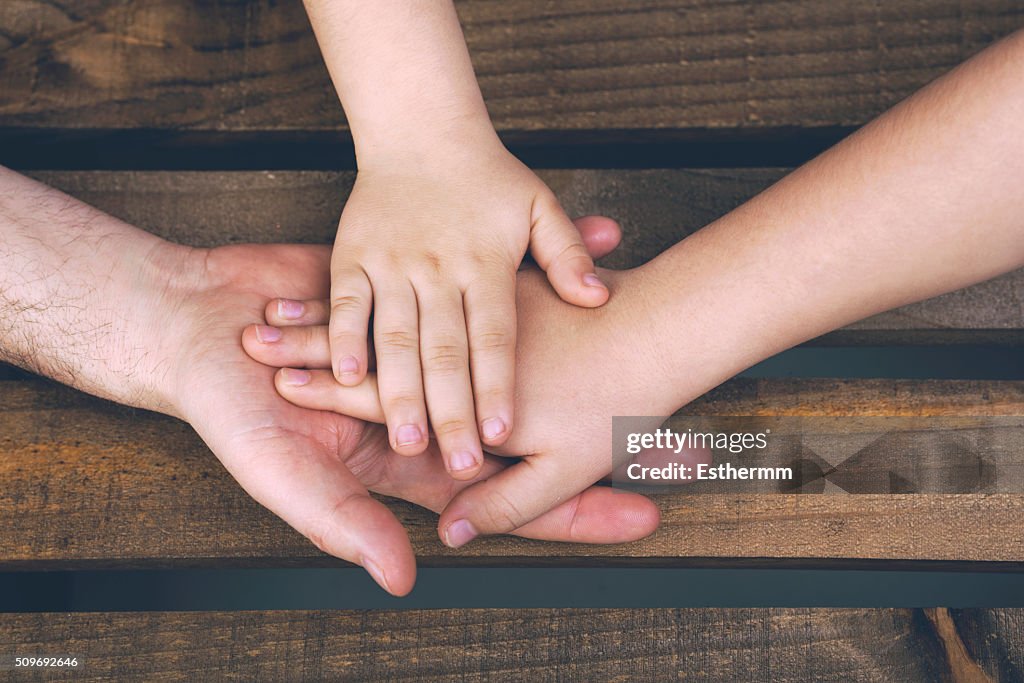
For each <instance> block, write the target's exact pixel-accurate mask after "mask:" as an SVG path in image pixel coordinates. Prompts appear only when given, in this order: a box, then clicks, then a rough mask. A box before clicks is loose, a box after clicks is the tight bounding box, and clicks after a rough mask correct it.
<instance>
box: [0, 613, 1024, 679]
mask: <svg viewBox="0 0 1024 683" xmlns="http://www.w3.org/2000/svg"><path fill="white" fill-rule="evenodd" d="M1021 620H1022V614H1021V611H1020V610H987V609H971V610H953V611H949V610H945V609H939V610H929V613H928V614H927V615H926V614H924V613H923V612H922V611H921V610H910V609H835V610H823V609H761V610H759V609H628V610H627V609H558V610H552V609H535V610H526V609H499V610H483V609H448V610H409V611H400V612H389V611H324V612H292V611H275V612H192V613H188V612H185V613H181V612H179V613H166V612H164V613H160V612H150V613H113V614H105V613H76V614H55V613H49V614H46V613H44V614H3V615H0V648H3V650H4V651H5V652H6V651H8V650H16V651H18V652H35V651H40V653H43V652H54V651H60V652H69V653H70V652H74V653H76V654H79V655H81V656H82V657H83V658H84V660H85V662H86V664H85V668H84V669H82V670H81V671H77V672H74V673H68V674H65V675H60V674H57V673H49V672H48V673H47V674H42V673H35V674H34V673H26V672H18V673H17V674H16V675H15V677H13V678H12V679H11V680H17V681H19V682H20V681H43V680H75V681H93V680H96V681H98V680H146V681H177V680H245V681H271V680H274V681H277V680H289V681H291V680H294V681H298V680H338V681H359V682H360V683H362V682H363V681H383V680H387V681H406V680H410V681H411V680H416V681H425V680H430V681H434V680H460V681H530V682H531V683H532V682H534V681H567V680H573V681H639V680H644V681H684V680H685V681H751V682H761V681H765V682H767V681H773V682H775V683H798V682H799V683H803V682H805V681H815V682H817V683H829V682H834V683H854V682H861V681H863V682H871V683H891V682H893V681H929V682H933V683H945V682H950V683H982V682H984V681H996V680H1000V681H1013V680H1020V676H1021V672H1022V671H1024V658H1022V652H1021V642H1022V640H1021V630H1020V628H1021Z"/></svg>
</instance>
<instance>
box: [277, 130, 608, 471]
mask: <svg viewBox="0 0 1024 683" xmlns="http://www.w3.org/2000/svg"><path fill="white" fill-rule="evenodd" d="M528 246H529V247H530V250H531V253H532V254H533V257H534V259H535V260H536V261H537V262H538V263H539V264H540V266H541V267H542V268H544V269H545V270H546V271H547V275H548V279H549V281H550V282H551V284H552V285H553V286H554V288H555V290H556V291H557V292H558V294H559V295H560V296H561V297H562V298H563V299H564V300H565V301H568V302H570V303H573V304H576V305H579V306H588V307H590V306H600V305H601V304H603V303H604V302H605V301H606V300H607V297H608V291H607V289H606V288H605V287H604V285H602V284H601V282H600V280H598V279H597V277H596V275H595V270H594V263H593V260H592V259H591V257H590V255H589V254H588V253H587V250H586V248H585V247H584V245H583V243H582V241H581V240H580V237H579V234H578V233H577V231H576V228H575V227H574V226H573V224H572V222H571V221H570V220H569V219H568V218H567V217H566V215H565V213H564V212H563V211H562V209H561V207H560V206H559V204H558V201H557V200H556V199H555V196H554V195H553V194H552V192H551V191H550V190H549V189H548V188H547V186H545V185H544V183H543V182H542V181H541V180H540V179H539V178H537V176H535V175H534V174H533V173H532V172H531V171H530V170H529V169H527V168H526V167H525V166H523V165H522V164H521V163H520V162H519V161H518V160H516V159H515V158H514V157H513V156H512V155H511V154H509V153H508V152H507V151H506V150H505V149H504V148H503V147H501V146H500V144H497V145H494V146H485V147H484V148H479V149H477V148H474V149H470V150H468V151H466V152H465V154H463V155H462V156H461V157H460V158H458V159H450V158H438V159H436V160H435V161H433V162H431V163H430V164H428V165H427V166H423V165H419V166H416V167H407V166H404V165H402V164H401V163H395V162H394V161H393V160H392V161H391V162H390V163H389V165H387V166H386V167H381V166H374V167H371V168H369V169H363V170H360V173H359V176H358V178H357V180H356V184H355V187H354V188H353V191H352V194H351V196H350V197H349V200H348V202H347V203H346V205H345V209H344V212H343V213H342V216H341V223H340V227H339V230H338V239H337V242H336V244H335V247H334V256H333V258H332V263H331V274H332V275H331V277H332V282H331V297H330V347H331V359H332V367H333V369H334V374H335V377H336V379H337V380H338V381H339V382H340V383H341V384H343V385H345V386H356V385H358V384H359V383H360V382H362V381H363V379H364V377H365V376H366V373H367V371H368V370H369V367H370V358H369V356H368V352H367V348H368V344H367V330H368V324H369V321H370V313H371V310H372V311H373V342H374V348H375V354H376V367H377V379H378V388H379V392H380V402H381V406H382V408H383V411H384V418H385V422H386V423H387V427H388V434H389V436H390V444H391V447H392V448H393V449H394V450H395V451H397V452H398V453H401V454H403V455H416V454H418V453H421V452H423V450H424V449H425V448H426V447H427V442H428V420H427V418H428V415H429V423H430V426H431V427H432V429H433V432H434V433H435V434H436V436H437V444H438V446H439V448H440V450H441V454H442V456H443V458H444V462H445V464H446V466H447V468H448V471H449V472H450V473H451V475H452V476H453V477H455V478H457V479H462V480H468V479H472V478H474V477H476V476H477V475H478V474H479V472H480V467H481V465H482V463H483V451H482V447H481V437H482V440H483V442H484V443H485V444H487V445H488V446H498V445H500V444H502V443H504V442H505V441H506V440H507V439H508V438H509V435H510V434H511V432H512V429H513V419H514V418H513V404H514V402H513V390H514V384H515V381H514V377H515V344H516V308H515V279H516V269H517V268H518V267H519V265H520V262H521V261H522V258H523V256H524V254H525V252H526V250H527V247H528ZM285 313H287V311H285Z"/></svg>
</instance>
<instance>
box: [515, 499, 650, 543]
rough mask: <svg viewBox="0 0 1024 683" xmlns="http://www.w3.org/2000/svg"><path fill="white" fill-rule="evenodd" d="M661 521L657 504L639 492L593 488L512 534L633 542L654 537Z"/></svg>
mask: <svg viewBox="0 0 1024 683" xmlns="http://www.w3.org/2000/svg"><path fill="white" fill-rule="evenodd" d="M660 522H661V513H660V512H659V511H658V506H657V505H655V504H654V502H653V501H652V500H651V499H650V498H648V497H646V496H642V495H640V494H639V493H632V492H630V491H622V490H619V489H613V488H610V487H607V486H591V487H590V488H588V489H587V490H585V491H584V492H583V493H581V494H579V495H577V496H573V497H572V498H570V499H569V500H567V501H565V502H564V503H562V504H561V505H559V506H557V507H556V508H555V509H553V510H549V511H548V512H545V513H544V514H542V515H541V516H540V517H538V518H536V519H535V520H533V521H532V522H529V523H528V524H525V525H524V526H521V527H519V528H518V529H516V530H514V531H513V532H512V533H513V534H515V535H516V536H522V537H524V538H536V539H538V540H548V541H570V542H573V543H629V542H630V541H636V540H639V539H641V538H644V537H646V536H650V535H651V534H652V533H654V531H655V530H656V529H657V528H658V524H659V523H660Z"/></svg>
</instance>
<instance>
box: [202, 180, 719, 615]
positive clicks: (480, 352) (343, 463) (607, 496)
mask: <svg viewBox="0 0 1024 683" xmlns="http://www.w3.org/2000/svg"><path fill="white" fill-rule="evenodd" d="M517 163H518V162H517ZM531 175H532V174H531ZM534 180H536V179H535V178H534ZM537 182H539V181H537ZM413 184H415V183H413ZM542 192H543V193H544V195H543V201H544V202H548V204H547V210H548V211H550V212H551V213H552V214H553V222H556V225H555V226H554V227H545V228H543V229H542V232H541V234H542V235H547V236H550V235H551V234H552V233H554V232H555V231H557V232H558V237H560V238H562V240H563V241H564V244H563V245H562V246H561V247H560V248H558V249H557V250H556V252H557V253H555V254H554V256H552V257H551V258H550V259H545V258H544V257H541V258H540V261H541V263H542V264H544V265H546V267H547V280H548V281H545V278H544V274H543V273H541V272H540V271H539V270H537V269H536V268H532V267H530V268H526V269H524V270H521V271H519V272H518V273H517V272H516V269H517V266H518V258H517V257H516V256H515V249H513V248H509V247H508V246H507V245H499V246H500V247H501V248H500V249H498V248H495V250H494V252H493V253H494V254H495V256H494V259H493V260H488V259H483V258H480V257H479V256H474V255H473V253H472V252H469V253H466V251H464V250H465V248H466V242H467V239H466V235H465V234H463V235H462V238H461V239H460V240H455V241H456V242H459V243H460V245H459V246H458V247H455V248H453V249H452V251H453V252H454V253H455V254H457V255H458V258H456V259H451V258H450V257H449V256H444V257H441V256H438V255H430V252H429V249H423V248H421V249H417V247H416V242H417V238H418V237H419V236H421V235H422V234H423V231H422V229H421V228H420V227H419V225H417V226H416V229H415V230H410V234H408V235H404V236H402V238H401V239H397V240H389V243H391V242H393V243H395V244H399V245H402V249H401V250H396V251H394V252H391V251H389V250H388V249H383V250H380V249H378V250H377V252H374V251H372V250H366V251H362V250H361V249H360V248H358V247H356V248H353V247H352V246H351V245H349V244H348V235H349V229H350V226H355V227H356V229H355V230H354V232H355V234H356V236H357V240H356V242H357V244H358V239H359V238H362V239H363V240H369V239H370V235H372V234H373V233H372V232H371V230H370V228H369V226H368V225H367V226H366V227H365V228H364V227H363V226H364V225H365V219H364V218H362V214H361V212H362V211H363V210H364V207H366V206H367V204H366V202H369V201H371V200H372V201H373V202H375V204H371V206H373V207H374V209H376V210H375V211H372V212H370V215H371V216H373V217H377V218H379V217H382V216H383V217H390V214H392V213H395V214H397V211H395V212H392V211H389V210H388V209H389V208H390V207H389V206H388V205H389V204H391V203H392V202H394V201H395V199H397V198H400V197H401V198H404V197H407V196H408V195H406V194H404V193H397V192H394V191H392V193H385V192H383V191H381V190H377V189H376V188H375V187H373V184H372V183H370V182H357V184H356V189H355V191H354V192H353V195H352V199H350V201H349V203H348V204H347V205H346V208H345V211H344V213H343V215H342V221H341V226H342V227H341V230H340V232H339V239H338V242H337V244H336V246H335V253H334V257H333V259H332V272H333V278H332V282H331V294H332V298H331V299H328V298H327V296H326V295H327V291H326V287H325V283H324V284H320V283H322V282H323V278H322V277H320V276H318V275H317V274H318V273H319V274H321V275H322V274H323V273H325V271H326V265H327V264H326V254H325V253H324V252H323V251H321V250H315V249H312V248H310V249H309V251H308V253H303V252H300V251H295V252H294V253H295V255H296V256H299V255H300V254H301V256H302V257H304V258H308V259H310V260H311V261H312V262H313V263H311V264H309V266H307V267H303V268H301V269H300V270H298V271H297V272H301V273H306V274H308V276H309V277H310V278H313V280H312V281H311V283H310V285H309V286H306V287H297V286H295V285H296V283H295V282H294V279H292V280H291V281H289V283H288V287H289V289H288V290H287V291H288V292H289V293H290V294H291V295H292V296H293V297H294V296H298V297H300V298H299V299H295V298H272V299H270V300H269V301H268V302H267V303H266V306H265V309H264V313H263V314H264V316H265V321H264V322H265V324H264V322H261V323H257V324H253V325H249V326H248V327H246V328H245V330H244V333H243V335H242V346H243V348H244V349H245V351H246V352H247V353H248V354H249V356H251V357H252V358H253V359H254V360H256V361H258V362H260V363H262V364H264V365H266V366H269V367H271V368H280V369H278V370H277V372H275V373H274V375H273V381H274V385H275V386H276V390H277V392H278V393H279V394H280V396H281V397H283V398H284V399H286V400H287V401H288V402H290V403H291V404H293V406H289V407H288V408H286V409H285V408H282V409H281V410H280V412H279V413H277V414H276V415H274V416H273V417H271V418H270V419H271V420H272V421H273V423H274V425H273V426H270V427H269V431H268V432H266V433H265V435H264V436H265V437H266V438H269V439H272V440H274V441H276V442H278V443H279V444H280V445H281V446H282V456H281V457H282V462H281V468H280V469H279V468H276V467H275V468H273V469H271V470H269V471H268V470H267V468H265V467H260V468H259V469H258V472H257V469H256V468H253V467H250V466H248V465H246V466H245V469H244V470H242V469H239V470H238V471H235V470H233V469H232V461H230V460H225V464H226V465H227V466H228V468H229V469H232V471H233V473H234V474H235V476H236V477H238V478H239V480H240V481H241V482H242V483H243V486H246V488H247V489H248V490H249V492H250V493H251V494H252V495H254V497H256V498H257V499H258V500H260V501H261V502H263V503H264V504H265V505H267V506H268V507H270V508H271V509H272V510H275V511H276V512H278V514H280V515H281V516H282V517H284V518H285V519H286V520H288V521H290V522H291V523H292V524H293V525H294V526H295V527H296V528H298V529H299V530H300V531H303V532H304V533H305V534H306V535H307V536H308V537H309V538H311V539H312V540H313V542H314V543H315V544H316V545H317V546H318V547H320V548H321V549H323V550H325V551H326V552H329V553H332V554H334V555H337V556H339V557H343V558H346V559H350V560H353V561H355V562H359V563H360V564H362V565H363V566H364V567H365V568H366V569H367V570H368V571H369V572H370V573H371V575H373V577H374V578H375V579H376V580H377V582H378V583H380V584H381V585H382V586H383V587H384V588H385V589H387V590H389V591H391V592H392V593H395V594H397V595H402V594H405V593H406V592H408V591H409V590H410V589H411V587H412V584H413V580H414V576H415V563H414V559H413V555H412V549H411V546H410V544H409V541H408V539H407V537H406V535H405V533H404V531H403V529H402V528H401V526H400V525H399V523H398V521H397V520H396V519H395V518H394V516H393V515H392V514H391V512H390V511H389V510H388V509H387V508H386V507H384V506H383V505H381V504H380V503H378V502H377V501H375V500H374V499H372V498H370V497H368V496H367V491H366V489H367V488H369V489H370V490H373V491H375V492H377V493H382V494H385V495H390V496H396V497H401V498H405V499H408V500H410V501H412V502H414V503H418V504H420V505H423V506H425V507H427V508H429V509H431V510H434V511H436V512H441V513H442V514H441V517H440V520H439V523H438V532H439V535H440V538H441V539H442V540H443V541H444V543H446V544H447V545H448V546H450V547H453V548H457V547H459V546H462V545H464V544H466V543H468V542H469V541H471V540H472V539H473V538H475V537H476V536H477V535H478V534H495V533H515V534H517V535H520V536H524V537H529V538H540V539H549V540H561V541H578V542H588V543H619V542H625V541H631V540H635V539H639V538H642V537H644V536H646V535H648V534H650V533H651V532H652V531H653V530H654V529H655V528H656V527H657V524H658V520H659V513H658V510H657V508H656V507H655V506H654V504H653V503H652V502H651V501H650V500H648V499H647V498H645V497H643V496H640V495H638V494H633V493H627V492H623V491H614V490H612V489H610V488H608V487H602V486H594V487H592V486H591V485H592V484H594V483H595V482H596V481H598V480H600V479H602V478H603V477H605V476H606V475H608V474H609V473H610V472H611V470H612V453H611V416H612V415H617V414H640V413H643V412H644V411H645V410H649V409H650V406H652V405H656V401H655V399H653V398H652V397H645V396H642V395H640V394H639V393H638V392H636V391H630V388H631V387H632V386H633V383H631V382H627V381H624V377H625V374H626V373H624V372H623V369H624V368H630V367H637V366H643V365H644V363H642V362H640V358H639V355H640V354H642V353H643V351H642V347H641V346H636V345H634V346H633V347H632V348H631V349H630V351H629V352H628V353H626V352H623V350H622V349H623V345H622V344H621V343H616V342H617V341H621V337H622V335H623V331H624V330H628V329H629V326H630V325H631V321H630V312H629V311H628V310H624V309H623V308H622V307H621V306H616V305H614V304H609V305H608V306H605V307H602V308H599V309H586V308H579V307H573V306H570V305H569V304H567V303H563V302H561V301H559V299H558V296H557V295H556V292H555V289H554V288H553V287H552V286H551V285H549V281H550V282H551V284H554V283H556V282H557V283H558V291H560V292H561V293H562V296H563V297H564V298H565V299H566V300H572V301H574V302H576V303H585V304H593V303H598V304H599V303H603V302H604V301H606V300H607V299H608V289H607V288H606V287H605V285H603V284H588V283H587V281H586V280H587V279H592V280H593V282H595V283H596V282H600V280H597V279H596V272H595V270H594V265H593V261H592V258H596V257H600V256H603V255H605V254H607V253H608V252H610V251H611V250H612V249H614V248H615V247H616V246H617V244H618V242H619V238H620V232H619V228H618V225H617V224H616V223H615V222H614V221H611V220H610V219H606V218H600V217H586V218H582V219H579V220H578V221H577V222H576V224H575V225H574V224H573V223H572V222H570V221H569V220H568V219H567V218H565V217H564V214H562V212H561V209H560V208H559V207H558V205H557V203H556V202H555V201H554V199H553V197H552V196H551V195H550V192H549V191H548V190H547V188H543V189H542ZM438 206H446V202H444V201H441V199H440V198H439V197H436V196H433V195H428V196H427V197H426V200H425V201H424V203H423V204H422V206H419V207H418V208H420V209H421V210H422V212H423V213H420V214H418V215H420V216H421V217H422V216H423V215H426V214H428V212H429V211H430V210H431V208H433V209H434V212H435V213H436V207H438ZM498 208H499V209H501V210H502V211H508V209H507V207H498ZM527 208H529V207H527ZM535 211H536V210H535ZM508 213H509V214H511V215H519V216H520V217H521V218H522V219H523V225H524V227H525V228H527V229H530V224H531V222H532V223H533V226H534V227H533V228H532V230H533V231H534V232H536V231H537V229H538V228H537V227H536V226H537V225H541V226H547V225H550V224H549V223H545V222H544V219H543V218H539V217H541V216H543V214H539V215H538V216H531V215H530V214H529V212H528V211H523V212H521V213H518V214H516V213H514V212H511V211H508ZM356 216H359V217H358V218H356ZM484 218H486V217H483V216H481V217H479V218H478V220H483V219H484ZM538 218H539V220H538ZM421 224H422V221H421V222H420V225H421ZM444 225H445V223H444V221H443V220H441V219H440V217H439V218H438V220H437V222H436V223H435V226H437V227H438V228H443V227H444ZM431 227H434V226H431ZM577 227H578V228H579V230H578V231H577ZM543 230H550V231H551V232H550V233H548V232H543ZM570 231H571V232H570ZM465 232H466V231H464V233H465ZM523 232H524V233H525V232H527V230H524V231H523ZM482 237H484V238H485V239H489V236H488V235H482ZM453 239H454V235H453ZM543 239H544V238H543V237H536V236H531V239H530V241H531V243H535V244H536V243H537V242H538V241H540V242H543ZM525 243H526V240H525V239H523V240H521V241H519V243H518V244H519V245H521V246H524V245H525ZM268 249H269V247H268ZM282 249H283V247H282ZM291 249H298V248H294V247H293V248H291ZM535 252H536V248H535ZM213 253H214V254H215V255H216V256H218V257H219V255H220V253H224V254H226V255H229V256H230V254H231V252H230V251H229V250H228V251H224V252H218V251H215V252H213ZM360 253H362V254H374V253H376V254H377V256H376V257H373V258H370V259H367V261H369V262H366V261H364V262H362V263H360V260H359V259H358V258H357V257H356V256H355V255H356V254H360ZM460 258H461V259H464V260H465V263H462V264H459V263H458V260H459V259H460ZM317 261H319V263H316V262H317ZM353 263H355V265H353ZM395 264H401V266H402V267H401V268H400V269H398V270H390V271H389V268H394V267H395ZM310 266H311V267H310ZM353 273H358V275H357V276H353ZM405 273H409V274H411V275H405ZM588 276H590V277H589V278H588ZM603 278H604V279H605V280H607V281H608V282H609V283H610V284H611V285H612V287H613V288H618V287H619V285H620V284H624V282H625V280H626V279H628V275H625V274H621V273H615V272H611V271H606V272H604V273H603ZM314 282H315V283H317V284H319V287H317V286H315V285H313V283H314ZM339 282H340V283H341V285H340V286H339ZM263 291H266V292H267V293H271V292H274V293H275V294H277V293H280V290H277V289H274V290H269V289H264V290H263ZM371 299H372V301H373V317H372V328H373V334H372V342H369V343H368V341H369V340H368V339H367V323H368V321H369V319H370V310H369V307H370V302H371ZM463 308H464V309H465V316H464V317H463V313H462V311H463ZM517 311H518V315H517ZM402 314H405V315H402ZM432 316H433V317H434V318H436V319H432ZM339 318H340V320H339ZM517 319H518V333H517ZM517 337H518V344H517ZM616 337H618V338H620V339H618V340H617V339H616ZM349 360H354V363H353V364H352V365H351V367H355V368H357V370H355V371H354V372H351V373H349V372H346V368H348V367H350V365H349V363H348V362H347V361H349ZM652 360H653V359H652ZM374 370H375V371H374ZM421 371H422V379H421ZM260 374H261V375H263V374H266V373H260ZM513 378H516V380H517V381H516V382H514V383H513ZM424 399H425V400H424ZM267 400H268V401H271V402H272V399H271V398H270V397H267ZM424 403H425V404H426V409H425V410H424ZM299 409H301V410H299ZM426 414H428V415H429V417H430V420H429V424H428V421H427V420H426V419H425V417H424V416H425V415H426ZM293 416H294V418H295V419H292V417H293ZM345 416H348V417H345ZM513 418H514V419H515V422H513ZM363 421H366V422H363ZM494 422H499V423H500V424H501V429H498V430H491V429H488V426H489V424H492V423H494ZM369 423H386V424H387V431H386V432H385V430H384V429H382V428H381V427H380V426H378V425H377V424H369ZM410 425H411V426H412V427H413V428H415V429H416V430H417V432H418V433H419V434H421V436H418V437H417V438H416V439H411V440H406V439H403V429H407V428H409V426H410ZM513 425H514V427H513ZM296 431H298V432H300V434H301V436H300V434H296ZM428 433H432V435H436V439H435V438H428ZM478 435H482V438H483V441H484V442H485V445H486V446H485V447H486V448H487V450H488V451H489V452H490V453H493V454H496V455H502V456H522V458H523V459H522V460H521V462H519V463H518V464H513V461H510V460H507V459H505V458H499V457H494V455H485V454H484V450H483V448H482V447H481V444H480V436H478ZM304 446H306V447H308V449H309V450H311V451H312V452H313V453H316V452H318V451H323V450H324V448H325V447H326V448H327V449H328V450H329V453H330V454H327V453H325V454H324V455H323V456H317V455H312V454H311V453H309V452H299V450H300V449H302V448H303V447H304ZM296 447H297V448H296ZM284 453H290V454H291V455H292V456H293V457H294V458H295V460H294V461H292V462H290V463H289V462H286V461H285V459H284V458H286V457H288V456H286V455H284ZM334 454H336V457H338V458H339V459H340V462H338V461H337V460H335V459H334V458H332V457H331V456H332V455H334ZM463 454H469V455H468V456H467V459H471V460H472V464H471V465H469V466H467V467H460V466H458V464H459V462H460V457H461V456H462V455H463ZM704 455H705V454H690V456H689V457H691V458H693V459H694V460H696V459H697V458H699V457H703V456H704ZM685 457H687V456H684V458H685ZM222 459H223V458H222ZM281 470H283V471H281ZM445 470H447V472H446V471H445ZM246 472H248V473H250V474H248V475H247V474H246ZM253 475H256V476H253ZM249 479H251V480H252V481H251V483H248V482H247V480H249ZM314 492H315V494H316V495H311V493H314ZM299 500H302V501H303V503H302V504H300V503H299V502H298V501H299Z"/></svg>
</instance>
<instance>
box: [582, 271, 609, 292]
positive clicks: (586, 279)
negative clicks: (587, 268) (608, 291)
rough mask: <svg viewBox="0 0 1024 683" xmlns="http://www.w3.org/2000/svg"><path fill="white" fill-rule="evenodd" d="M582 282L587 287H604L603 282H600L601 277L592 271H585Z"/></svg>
mask: <svg viewBox="0 0 1024 683" xmlns="http://www.w3.org/2000/svg"><path fill="white" fill-rule="evenodd" d="M583 284H585V285H587V286H588V287H600V288H602V289H604V288H605V287H604V283H603V282H601V278H599V277H598V276H597V275H595V274H594V273H587V274H586V275H584V276H583Z"/></svg>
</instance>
